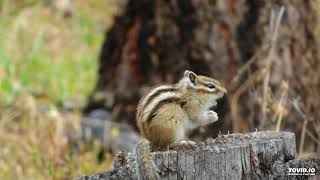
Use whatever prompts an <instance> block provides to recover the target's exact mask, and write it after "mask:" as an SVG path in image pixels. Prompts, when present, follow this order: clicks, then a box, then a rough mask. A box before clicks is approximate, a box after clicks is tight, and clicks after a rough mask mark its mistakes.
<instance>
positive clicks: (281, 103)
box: [276, 82, 288, 132]
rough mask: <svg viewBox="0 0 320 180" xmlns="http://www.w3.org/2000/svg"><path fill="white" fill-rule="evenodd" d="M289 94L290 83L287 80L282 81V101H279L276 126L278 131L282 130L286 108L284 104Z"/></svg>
mask: <svg viewBox="0 0 320 180" xmlns="http://www.w3.org/2000/svg"><path fill="white" fill-rule="evenodd" d="M287 96H288V83H287V82H283V83H282V93H281V98H280V101H279V103H278V107H277V109H278V118H277V126H276V131H277V132H279V131H280V127H281V123H282V117H283V114H284V108H283V106H284V105H285V101H286V99H287Z"/></svg>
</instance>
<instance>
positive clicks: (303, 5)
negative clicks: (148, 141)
mask: <svg viewBox="0 0 320 180" xmlns="http://www.w3.org/2000/svg"><path fill="white" fill-rule="evenodd" d="M316 6H317V4H315V1H313V0H306V1H301V0H270V1H269V0H268V1H267V0H266V1H263V0H154V1H147V0H139V1H135V0H129V1H128V4H127V6H126V9H125V10H124V11H122V13H121V14H120V15H118V16H117V17H116V18H115V21H114V25H113V26H112V28H111V29H110V31H109V32H108V33H107V35H106V39H105V41H104V44H103V46H102V49H101V55H100V67H99V79H98V83H97V86H96V89H95V91H94V92H93V94H92V95H91V96H90V98H89V101H88V104H87V106H86V108H85V112H86V113H87V112H90V111H92V110H94V109H97V108H104V109H107V110H109V111H111V112H112V115H113V117H114V120H115V121H117V122H121V121H124V122H127V123H128V124H131V125H133V126H135V119H134V117H135V116H134V115H135V109H136V105H137V102H138V100H139V98H140V97H141V96H142V95H143V94H144V93H145V92H146V91H145V90H146V89H148V88H149V87H151V86H154V85H159V84H162V83H175V82H177V80H178V79H179V78H181V76H182V73H183V71H184V70H186V69H190V70H193V71H195V72H196V73H199V74H204V75H209V76H212V77H214V78H216V79H218V80H220V81H222V82H223V83H224V84H225V86H226V87H227V89H228V95H227V97H226V98H225V99H223V101H222V102H220V103H218V110H217V112H218V114H219V116H220V120H219V121H218V122H217V123H215V124H213V125H211V127H209V128H207V130H208V131H207V132H208V134H207V135H210V136H214V135H215V134H217V130H218V129H219V130H221V131H222V132H225V133H226V132H227V131H228V130H230V129H233V131H234V132H241V131H245V132H248V131H252V130H253V129H254V128H259V129H277V130H279V129H291V130H293V131H294V132H296V133H297V135H298V136H300V132H309V133H308V134H309V135H310V133H311V135H310V136H308V135H307V137H306V138H309V137H311V136H313V137H315V138H312V139H308V140H310V141H307V140H305V141H304V142H316V141H317V139H318V140H319V138H320V122H319V121H318V120H319V119H320V114H319V113H318V112H317V110H318V109H320V101H319V97H320V91H319V88H320V81H319V73H320V63H319V62H320V61H319V60H320V59H319V53H318V49H319V43H318V39H317V36H316V34H315V32H316V25H317V11H316ZM281 7H284V14H283V16H281V14H279V12H280V10H281ZM277 23H279V27H278V28H275V27H276V26H277ZM275 29H276V30H275ZM298 100H299V101H298ZM289 112H290V113H289ZM303 122H305V124H306V129H307V131H301V129H302V127H303V125H302V124H303ZM310 122H311V123H310ZM213 132H214V133H213ZM303 137H304V136H303ZM299 139H300V138H299ZM299 139H298V140H299ZM313 144H316V143H313Z"/></svg>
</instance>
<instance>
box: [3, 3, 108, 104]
mask: <svg viewBox="0 0 320 180" xmlns="http://www.w3.org/2000/svg"><path fill="white" fill-rule="evenodd" d="M5 2H6V3H7V4H8V3H9V1H5ZM7 6H8V8H9V7H12V6H13V5H12V6H9V5H7ZM112 6H114V5H112V4H111V5H110V2H109V3H108V2H104V3H101V2H100V3H98V2H95V3H88V4H87V3H86V1H84V0H82V1H77V3H76V4H74V5H73V9H75V10H74V12H73V15H72V17H71V18H63V15H62V12H61V11H59V10H56V9H53V8H52V7H49V6H48V5H45V4H44V3H41V1H39V2H38V3H34V4H33V5H32V6H27V7H26V8H24V9H19V10H14V11H13V10H12V11H13V12H15V13H13V14H11V13H9V12H11V11H10V10H7V11H8V14H7V15H4V16H1V17H2V18H1V19H0V27H1V29H0V58H1V59H0V65H1V66H0V71H1V72H2V73H1V74H0V79H1V89H0V97H1V100H2V102H1V105H2V106H3V105H8V104H10V103H12V101H13V100H14V97H16V96H17V95H18V94H19V93H20V92H21V91H28V92H30V93H33V94H41V95H45V96H47V97H48V98H49V100H50V101H52V102H54V103H58V102H60V101H63V99H65V98H73V99H75V100H76V101H77V102H79V103H80V104H83V103H84V101H85V98H86V97H87V95H88V94H89V93H90V92H91V90H92V88H93V87H94V83H95V79H96V77H95V76H96V68H97V57H98V53H99V48H100V46H101V43H102V40H103V36H104V32H105V30H106V21H107V18H110V15H111V13H110V12H108V11H106V10H109V11H111V12H112V11H114V10H113V9H114V7H112ZM2 8H4V7H3V6H2ZM50 8H51V9H50Z"/></svg>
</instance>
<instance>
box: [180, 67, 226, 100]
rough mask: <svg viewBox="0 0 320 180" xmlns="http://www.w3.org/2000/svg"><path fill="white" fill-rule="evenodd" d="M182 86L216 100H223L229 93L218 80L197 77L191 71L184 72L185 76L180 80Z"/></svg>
mask: <svg viewBox="0 0 320 180" xmlns="http://www.w3.org/2000/svg"><path fill="white" fill-rule="evenodd" d="M180 84H183V86H185V88H186V89H188V90H192V91H194V92H195V93H199V94H203V95H206V96H210V97H213V98H214V99H219V98H221V97H222V96H223V95H224V94H225V93H226V92H227V90H226V89H225V88H224V86H223V85H222V84H221V83H220V82H219V81H217V80H216V79H213V78H210V77H207V76H202V75H197V74H196V73H194V72H192V71H189V70H186V71H185V72H184V76H183V78H182V79H181V80H180Z"/></svg>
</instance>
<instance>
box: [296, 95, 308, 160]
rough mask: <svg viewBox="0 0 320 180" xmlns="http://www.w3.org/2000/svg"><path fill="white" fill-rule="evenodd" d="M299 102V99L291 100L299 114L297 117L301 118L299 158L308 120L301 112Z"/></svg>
mask: <svg viewBox="0 0 320 180" xmlns="http://www.w3.org/2000/svg"><path fill="white" fill-rule="evenodd" d="M299 100H300V98H295V99H293V100H292V105H293V107H294V109H295V110H296V111H297V112H298V113H299V115H300V116H301V117H302V118H303V120H304V121H303V125H302V131H301V137H300V145H299V156H301V155H302V153H303V146H304V140H305V134H306V128H307V125H308V119H307V116H306V115H305V114H304V113H303V112H302V110H301V108H300V106H299Z"/></svg>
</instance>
